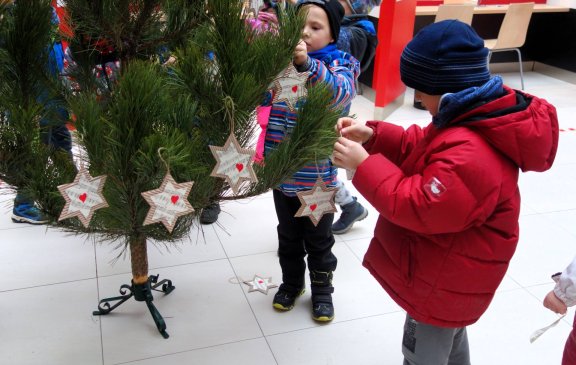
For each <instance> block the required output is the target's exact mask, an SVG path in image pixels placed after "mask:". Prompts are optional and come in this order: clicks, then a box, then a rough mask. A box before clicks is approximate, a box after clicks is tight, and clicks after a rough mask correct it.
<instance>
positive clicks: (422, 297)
mask: <svg viewBox="0 0 576 365" xmlns="http://www.w3.org/2000/svg"><path fill="white" fill-rule="evenodd" d="M487 56H488V49H487V48H486V47H484V41H483V39H482V38H480V37H479V36H478V34H477V33H476V32H475V31H474V29H473V28H472V27H470V26H469V25H467V24H465V23H462V22H460V21H458V20H445V21H441V22H438V23H433V24H431V25H429V26H427V27H425V28H423V29H422V30H421V31H420V32H418V34H417V35H416V36H415V37H414V38H413V39H412V41H410V42H409V43H408V45H407V46H406V47H405V48H404V51H403V53H402V56H401V59H400V75H401V79H402V81H403V82H404V83H405V84H406V86H408V87H411V88H414V89H415V90H418V91H419V92H420V93H421V95H422V102H423V105H424V106H425V107H426V109H427V110H428V112H429V113H430V115H431V116H432V122H431V123H430V124H429V125H428V126H427V127H424V128H422V127H419V126H418V125H412V126H410V127H409V128H408V129H406V130H405V129H404V128H403V127H401V126H398V125H394V124H390V123H386V122H377V121H374V122H368V123H366V124H364V123H360V122H358V121H356V120H354V119H351V118H341V119H340V120H338V123H337V125H336V129H337V130H338V131H340V133H341V135H342V137H340V138H339V139H338V141H337V142H336V144H335V146H334V153H333V156H334V163H335V164H336V165H338V166H341V167H344V168H347V169H355V170H356V173H355V175H354V179H353V180H352V182H353V184H354V186H356V188H357V189H358V191H359V192H360V193H361V194H362V195H363V196H364V197H365V198H366V200H368V202H370V204H372V205H373V206H374V207H375V208H376V210H377V211H378V212H379V213H380V216H379V218H378V222H377V223H376V227H375V229H374V237H373V238H372V240H371V242H370V245H369V247H368V250H367V252H366V255H365V256H364V261H363V264H364V266H365V267H366V268H367V269H368V270H369V271H370V273H371V274H372V275H373V276H374V277H375V278H376V279H377V280H378V282H379V283H380V284H381V285H382V287H383V288H384V289H385V290H386V291H387V292H388V294H389V295H390V297H392V299H393V300H394V301H395V302H396V303H397V304H398V305H399V306H401V307H402V308H403V309H404V310H405V311H406V320H405V323H404V335H403V339H402V353H403V355H404V364H405V365H446V364H458V365H468V364H470V352H469V346H468V335H467V331H466V327H467V326H468V325H471V324H473V323H475V322H476V321H478V320H479V319H480V317H481V316H482V314H483V313H484V312H485V311H486V309H487V308H488V306H489V305H490V302H491V301H492V298H493V297H494V293H495V292H496V289H497V288H498V286H499V285H500V282H501V281H502V279H503V278H504V275H505V274H506V270H507V269H508V265H509V263H510V260H511V258H512V256H513V254H514V251H515V250H516V246H517V244H518V237H519V224H518V218H519V215H520V192H519V188H518V176H519V172H520V170H522V171H545V170H547V169H549V168H550V167H551V166H552V163H553V162H554V158H555V156H556V151H557V148H558V133H559V127H558V117H557V114H556V109H555V108H554V106H552V105H551V104H549V103H548V102H546V101H545V100H543V99H540V98H538V97H536V96H533V95H530V94H527V93H524V92H522V91H518V90H513V89H511V88H509V87H507V86H506V85H504V84H503V82H502V78H501V77H500V76H491V75H490V72H489V70H488V62H487V61H488V58H487Z"/></svg>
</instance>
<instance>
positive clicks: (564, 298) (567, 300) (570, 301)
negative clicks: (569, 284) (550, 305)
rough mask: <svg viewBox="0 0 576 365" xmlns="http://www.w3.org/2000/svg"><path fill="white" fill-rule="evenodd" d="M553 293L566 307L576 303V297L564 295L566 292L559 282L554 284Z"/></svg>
mask: <svg viewBox="0 0 576 365" xmlns="http://www.w3.org/2000/svg"><path fill="white" fill-rule="evenodd" d="M554 294H555V295H556V296H557V297H558V299H560V300H561V301H563V302H564V304H566V306H567V307H572V306H574V305H575V304H576V298H574V299H570V298H569V297H568V296H567V295H566V292H565V291H563V290H562V288H561V287H560V284H556V286H555V287H554Z"/></svg>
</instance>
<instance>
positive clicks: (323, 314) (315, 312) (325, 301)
mask: <svg viewBox="0 0 576 365" xmlns="http://www.w3.org/2000/svg"><path fill="white" fill-rule="evenodd" d="M312 319H314V320H315V321H317V322H330V321H331V320H333V319H334V304H332V295H330V294H322V295H313V296H312Z"/></svg>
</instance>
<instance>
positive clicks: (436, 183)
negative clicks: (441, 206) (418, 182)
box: [424, 177, 446, 196]
mask: <svg viewBox="0 0 576 365" xmlns="http://www.w3.org/2000/svg"><path fill="white" fill-rule="evenodd" d="M424 189H425V190H427V191H428V192H430V193H431V194H432V195H435V196H440V195H442V194H443V193H444V192H445V191H446V186H444V184H442V183H441V182H440V180H438V179H437V178H436V177H433V178H431V179H430V180H428V182H427V183H426V184H424Z"/></svg>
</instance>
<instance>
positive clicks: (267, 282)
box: [243, 275, 278, 294]
mask: <svg viewBox="0 0 576 365" xmlns="http://www.w3.org/2000/svg"><path fill="white" fill-rule="evenodd" d="M243 283H244V284H246V285H249V286H250V289H248V292H253V291H259V292H260V293H263V294H268V289H270V288H277V287H278V285H276V284H272V278H262V277H260V276H258V275H254V279H252V280H245V281H243Z"/></svg>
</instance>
